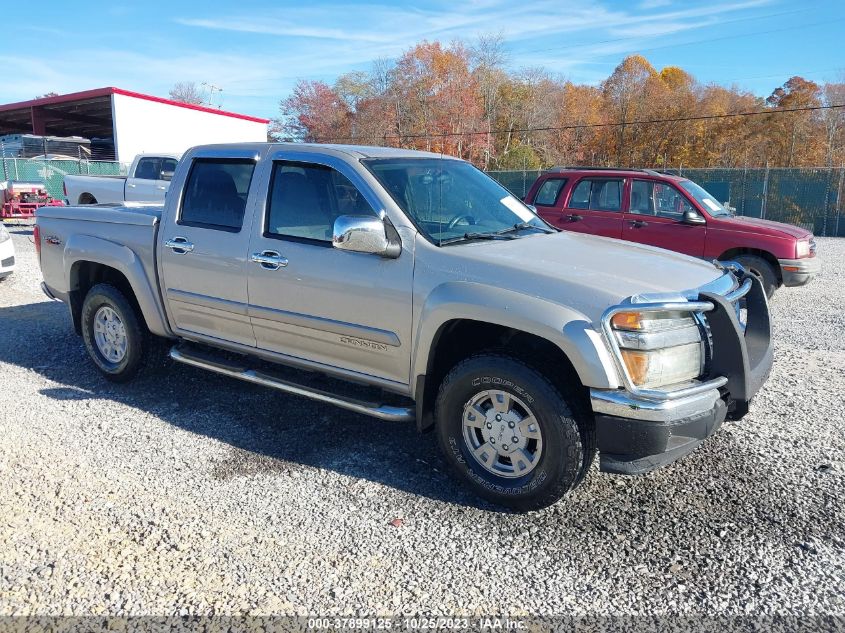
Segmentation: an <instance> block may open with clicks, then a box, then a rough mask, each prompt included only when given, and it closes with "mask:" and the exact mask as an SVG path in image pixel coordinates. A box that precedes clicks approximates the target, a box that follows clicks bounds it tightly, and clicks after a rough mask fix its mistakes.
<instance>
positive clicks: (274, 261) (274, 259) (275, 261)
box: [249, 251, 288, 270]
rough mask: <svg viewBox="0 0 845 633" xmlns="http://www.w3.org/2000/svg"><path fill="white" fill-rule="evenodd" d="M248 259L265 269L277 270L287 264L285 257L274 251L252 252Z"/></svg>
mask: <svg viewBox="0 0 845 633" xmlns="http://www.w3.org/2000/svg"><path fill="white" fill-rule="evenodd" d="M249 261H251V262H253V263H255V264H260V265H261V267H262V268H264V269H266V270H279V268H284V267H285V266H287V265H288V260H287V257H282V256H281V255H279V253H277V252H276V251H261V252H260V253H253V254H252V255H250V257H249Z"/></svg>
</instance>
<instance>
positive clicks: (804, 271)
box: [778, 256, 822, 286]
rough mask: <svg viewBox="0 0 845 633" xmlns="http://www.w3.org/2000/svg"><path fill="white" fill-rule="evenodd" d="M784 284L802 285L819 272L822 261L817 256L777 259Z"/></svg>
mask: <svg viewBox="0 0 845 633" xmlns="http://www.w3.org/2000/svg"><path fill="white" fill-rule="evenodd" d="M778 263H779V264H780V274H781V278H782V279H783V285H784V286H803V285H804V284H806V283H809V282H810V280H811V279H812V278H813V277H815V276H816V275H818V274H819V271H821V269H822V262H821V259H819V257H818V256H815V257H804V258H802V259H779V260H778Z"/></svg>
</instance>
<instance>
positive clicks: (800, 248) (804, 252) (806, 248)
mask: <svg viewBox="0 0 845 633" xmlns="http://www.w3.org/2000/svg"><path fill="white" fill-rule="evenodd" d="M810 239H811V238H809V237H808V238H807V239H806V240H800V241H799V242H798V245H797V247H796V249H795V250H796V252H795V256H796V258H798V259H801V258H802V257H809V256H810V250H811V249H810Z"/></svg>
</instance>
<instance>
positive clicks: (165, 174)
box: [160, 171, 173, 182]
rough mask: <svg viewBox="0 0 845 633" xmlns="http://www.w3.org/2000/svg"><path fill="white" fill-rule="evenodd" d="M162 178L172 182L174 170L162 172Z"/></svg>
mask: <svg viewBox="0 0 845 633" xmlns="http://www.w3.org/2000/svg"><path fill="white" fill-rule="evenodd" d="M160 180H167V181H168V182H170V181H171V180H173V172H172V171H163V172H161V178H160Z"/></svg>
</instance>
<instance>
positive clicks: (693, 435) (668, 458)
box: [590, 274, 773, 475]
mask: <svg viewBox="0 0 845 633" xmlns="http://www.w3.org/2000/svg"><path fill="white" fill-rule="evenodd" d="M748 279H750V280H751V287H750V290H749V291H748V293H747V294H746V295H745V305H746V308H747V321H746V326H745V328H743V327H742V326H741V325H740V323H739V321H738V318H737V310H736V307H735V305H734V304H733V303H731V300H730V299H731V298H730V297H727V298H726V297H723V296H720V295H717V294H712V293H701V295H700V296H699V297H698V300H699V301H704V302H709V303H712V304H713V309H712V310H711V311H708V312H707V327H708V330H709V335H710V337H711V338H712V351H711V355H710V359H709V362H708V372H707V375H705V376H703V377H702V378H703V380H704V382H703V383H699V385H700V387H702V388H701V389H699V390H698V391H696V390H695V389H690V388H689V386H687V387H685V388H681V389H679V390H678V391H677V392H676V393H677V394H681V393H684V394H689V395H684V396H682V397H672V394H671V392H667V393H663V394H654V395H652V394H648V393H647V394H645V395H643V394H635V393H632V392H631V391H629V390H626V389H616V390H611V389H591V390H590V400H591V404H592V408H593V412H594V414H595V421H596V446H597V448H598V450H599V452H600V468H601V470H602V471H605V472H612V473H620V474H626V475H636V474H640V473H644V472H648V471H651V470H654V469H655V468H659V467H660V466H664V465H666V464H669V463H671V462H673V461H675V460H676V459H678V458H680V457H683V456H684V455H687V454H688V453H690V452H692V451H693V450H695V449H696V448H697V447H698V446H699V445H700V444H701V442H702V441H703V440H704V439H706V438H707V437H709V436H710V435H712V434H713V433H715V432H716V431H717V430H718V429H719V427H720V426H721V425H722V422H724V420H725V419H732V420H738V419H740V418H742V417H743V416H744V415H745V414H746V413H747V412H748V406H749V403H750V401H751V398H752V397H753V396H754V395H755V394H756V393H757V391H759V389H760V387H761V386H762V385H763V383H764V382H765V381H766V378H768V375H769V372H770V371H771V368H772V361H773V355H772V351H773V346H772V342H771V324H770V321H769V310H768V303H767V300H766V294H765V291H764V290H763V286H762V284H761V283H760V281H759V280H757V279H756V278H754V277H753V276H751V275H747V274H745V275H744V279H743V280H742V281H743V282H745V281H746V280H748ZM736 300H737V299H735V300H734V302H735V301H736ZM705 385H713V387H712V388H710V389H707V388H706V387H705Z"/></svg>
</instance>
